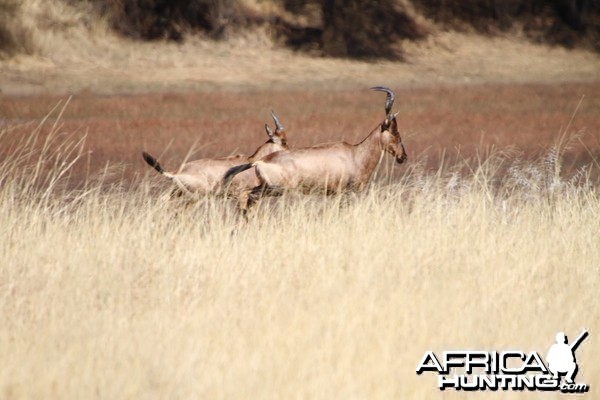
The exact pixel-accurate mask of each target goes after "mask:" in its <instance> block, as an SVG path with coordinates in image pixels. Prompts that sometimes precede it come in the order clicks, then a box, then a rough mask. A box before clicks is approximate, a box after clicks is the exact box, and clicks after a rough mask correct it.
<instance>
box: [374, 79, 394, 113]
mask: <svg viewBox="0 0 600 400" xmlns="http://www.w3.org/2000/svg"><path fill="white" fill-rule="evenodd" d="M371 90H377V91H379V92H385V93H387V97H386V99H385V115H386V116H389V115H390V112H391V111H392V106H393V105H394V99H395V96H394V92H392V90H391V89H390V88H387V87H385V86H373V87H372V88H371Z"/></svg>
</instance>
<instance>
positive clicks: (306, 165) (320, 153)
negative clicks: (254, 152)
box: [227, 86, 407, 211]
mask: <svg viewBox="0 0 600 400" xmlns="http://www.w3.org/2000/svg"><path fill="white" fill-rule="evenodd" d="M371 89H373V90H378V91H383V92H385V93H386V94H387V97H386V102H385V112H386V117H385V120H384V121H383V122H381V123H380V124H379V125H378V126H377V128H375V129H374V130H373V131H372V132H370V133H369V135H368V136H367V137H366V138H365V139H364V140H363V141H362V142H360V143H358V144H355V145H352V144H349V143H346V142H336V143H331V144H322V145H316V146H312V147H308V148H302V149H294V150H289V151H283V152H277V153H273V154H270V155H268V156H266V157H264V158H263V159H261V160H258V161H255V162H253V163H250V164H248V165H246V166H239V167H236V168H235V169H233V171H230V172H229V173H228V174H227V178H231V175H232V174H235V173H236V172H237V171H239V170H243V169H244V168H247V167H248V168H249V167H255V170H256V175H257V177H258V179H259V181H260V184H259V185H257V186H256V187H254V188H253V189H252V190H249V191H246V192H244V193H243V194H242V195H241V196H240V208H241V209H242V210H244V211H245V210H247V209H248V208H249V207H250V206H251V205H252V204H253V203H254V202H255V201H256V200H257V199H258V198H259V197H261V196H263V195H271V196H276V195H280V194H281V193H282V192H283V191H284V190H287V189H300V190H302V191H303V192H313V191H315V190H317V191H325V192H326V193H327V194H332V193H339V192H343V191H361V190H363V189H364V187H365V186H366V185H367V183H368V182H369V180H370V178H371V176H372V174H373V172H374V170H375V168H376V166H377V164H378V163H379V161H380V159H381V156H382V154H383V152H387V153H389V154H391V155H393V156H394V157H395V158H396V162H398V163H399V164H401V163H403V162H404V161H406V158H407V156H406V151H405V149H404V145H403V144H402V139H401V137H400V133H399V132H398V123H397V121H396V115H395V114H391V110H392V106H393V104H394V93H393V92H392V91H391V90H390V89H388V88H385V87H381V86H377V87H373V88H371Z"/></svg>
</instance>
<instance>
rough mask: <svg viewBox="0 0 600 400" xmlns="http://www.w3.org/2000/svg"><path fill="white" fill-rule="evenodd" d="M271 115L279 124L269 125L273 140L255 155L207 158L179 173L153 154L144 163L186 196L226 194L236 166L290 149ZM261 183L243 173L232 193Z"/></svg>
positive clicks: (189, 163)
mask: <svg viewBox="0 0 600 400" xmlns="http://www.w3.org/2000/svg"><path fill="white" fill-rule="evenodd" d="M271 116H272V117H273V120H274V121H275V127H276V129H275V132H273V131H272V130H271V129H270V128H269V126H268V125H266V124H265V130H266V132H267V135H268V136H269V140H267V141H266V142H265V143H263V144H262V145H261V146H260V147H259V148H258V149H256V151H255V152H254V154H252V155H251V156H243V155H235V156H229V157H221V158H205V159H200V160H196V161H190V162H188V163H186V164H184V165H183V166H182V168H181V169H180V170H179V172H176V173H170V172H167V171H165V170H164V169H163V168H162V167H161V165H160V164H159V162H158V161H157V160H156V158H154V157H153V156H151V155H150V154H148V153H146V152H143V153H142V156H143V157H144V160H145V161H146V162H147V163H148V165H150V166H151V167H152V168H154V169H155V170H156V171H157V172H159V173H160V174H162V175H163V176H165V177H167V178H169V179H170V180H172V181H173V182H174V183H175V184H176V185H177V188H178V190H179V191H181V192H184V193H186V194H189V195H192V194H199V195H203V194H222V193H223V191H222V188H223V186H222V182H223V177H224V175H225V173H226V172H227V171H228V170H229V169H230V168H232V167H235V166H237V165H240V164H246V163H253V162H256V161H258V160H260V159H262V158H263V157H265V156H267V155H269V154H271V153H273V152H277V151H281V150H287V148H288V146H287V139H286V134H285V130H284V128H283V126H282V125H281V123H280V122H279V119H278V118H277V116H276V115H275V113H274V112H272V111H271ZM259 184H260V181H259V180H258V178H257V177H256V174H255V173H253V172H252V171H247V172H246V173H241V174H239V175H237V176H236V177H235V179H233V180H232V181H231V184H230V185H229V187H228V193H229V194H232V195H235V194H237V193H239V192H241V191H243V190H247V189H252V188H253V187H256V186H257V185H259Z"/></svg>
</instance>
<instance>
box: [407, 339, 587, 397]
mask: <svg viewBox="0 0 600 400" xmlns="http://www.w3.org/2000/svg"><path fill="white" fill-rule="evenodd" d="M587 336H588V332H587V331H586V330H584V331H583V332H582V333H581V334H580V335H579V336H578V337H577V338H576V339H575V340H574V341H573V342H572V343H571V344H569V341H568V338H567V336H566V335H565V334H564V333H563V332H559V333H557V334H556V338H555V339H556V343H554V344H553V345H552V346H551V347H550V349H549V350H548V355H547V357H546V360H545V361H546V362H544V360H543V359H542V357H540V355H539V354H538V353H537V352H535V351H531V352H529V353H525V352H522V351H514V350H508V351H492V352H489V351H483V350H476V351H473V350H458V351H444V352H442V353H441V357H438V356H436V354H435V353H434V352H433V351H428V352H426V353H425V354H424V355H423V358H422V359H421V361H420V362H419V364H418V366H417V370H416V372H417V375H421V374H422V373H423V372H437V374H438V387H439V389H440V390H445V389H455V390H469V391H475V390H493V391H496V390H499V389H500V390H543V391H557V390H560V391H561V392H563V393H585V392H587V391H589V389H590V387H589V386H588V385H587V384H585V383H576V382H575V376H576V375H577V372H578V370H579V368H578V366H577V360H576V358H575V350H576V349H577V347H579V345H580V344H581V343H582V342H583V341H584V340H585V338H586V337H587ZM476 370H479V372H476ZM562 376H565V382H564V383H561V380H562Z"/></svg>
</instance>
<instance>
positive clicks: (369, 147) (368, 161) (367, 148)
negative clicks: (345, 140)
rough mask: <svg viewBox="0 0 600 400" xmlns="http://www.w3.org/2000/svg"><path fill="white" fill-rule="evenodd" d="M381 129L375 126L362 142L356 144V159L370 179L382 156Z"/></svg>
mask: <svg viewBox="0 0 600 400" xmlns="http://www.w3.org/2000/svg"><path fill="white" fill-rule="evenodd" d="M381 151H382V146H381V129H379V127H377V128H375V129H374V130H373V131H372V132H371V133H370V134H369V136H367V137H366V138H365V139H364V140H363V141H362V142H360V143H359V144H357V145H355V146H354V152H355V155H354V157H355V160H356V162H357V164H358V165H359V167H360V169H361V170H362V171H361V172H362V175H363V176H364V177H365V179H367V180H368V179H369V178H370V177H371V174H372V173H373V171H374V170H375V167H377V163H379V158H380V157H381Z"/></svg>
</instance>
